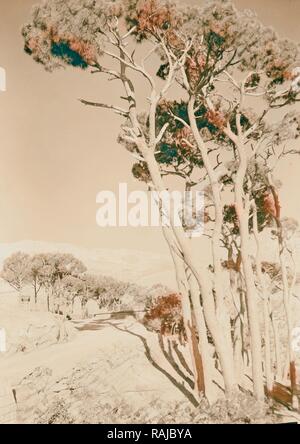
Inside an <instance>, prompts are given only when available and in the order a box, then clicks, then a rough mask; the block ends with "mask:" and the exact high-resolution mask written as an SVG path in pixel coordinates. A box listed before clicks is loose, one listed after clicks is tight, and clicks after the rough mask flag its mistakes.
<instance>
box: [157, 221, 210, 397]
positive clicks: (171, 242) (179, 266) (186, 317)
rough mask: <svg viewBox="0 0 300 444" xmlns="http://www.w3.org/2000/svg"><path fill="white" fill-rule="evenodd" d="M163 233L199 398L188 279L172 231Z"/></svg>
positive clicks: (200, 372)
mask: <svg viewBox="0 0 300 444" xmlns="http://www.w3.org/2000/svg"><path fill="white" fill-rule="evenodd" d="M163 233H164V237H165V239H166V241H167V244H168V246H169V249H170V253H171V257H172V259H173V263H174V267H175V273H176V281H177V285H178V290H179V292H180V294H181V298H182V315H183V322H184V328H185V331H186V335H187V342H188V347H189V351H190V356H191V361H192V366H193V369H192V371H193V377H194V382H195V394H194V395H196V399H197V398H199V395H200V394H201V393H202V394H203V395H205V384H204V378H203V366H202V358H201V356H200V359H199V356H198V355H200V353H199V350H196V348H195V331H194V329H193V327H192V325H193V319H192V308H191V304H190V298H189V288H188V281H187V278H186V274H185V268H184V263H183V262H182V259H180V257H179V251H178V246H177V245H176V242H175V239H174V236H173V233H172V231H171V230H170V229H169V228H167V227H163Z"/></svg>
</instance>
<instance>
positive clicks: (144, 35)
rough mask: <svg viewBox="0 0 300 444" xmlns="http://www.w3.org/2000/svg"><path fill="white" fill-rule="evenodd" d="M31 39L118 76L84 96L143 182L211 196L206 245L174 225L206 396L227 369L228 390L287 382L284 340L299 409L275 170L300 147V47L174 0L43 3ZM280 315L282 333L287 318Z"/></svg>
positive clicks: (73, 62)
mask: <svg viewBox="0 0 300 444" xmlns="http://www.w3.org/2000/svg"><path fill="white" fill-rule="evenodd" d="M62 18H63V20H62ZM23 37H24V41H25V50H26V52H27V53H28V54H30V55H31V56H32V57H33V59H34V60H35V61H36V62H38V63H41V64H42V65H44V67H45V68H46V69H47V70H48V71H53V70H55V69H56V68H60V67H63V66H66V65H68V66H73V67H77V68H80V69H83V70H86V69H89V70H90V71H91V72H92V73H98V74H101V75H102V76H106V77H107V78H108V79H109V80H111V81H114V82H119V83H120V85H121V87H122V88H123V91H124V93H123V94H121V96H120V103H118V104H110V103H109V104H105V103H100V102H94V101H87V100H82V102H83V104H85V105H90V106H95V107H98V108H106V109H108V110H111V111H113V112H115V113H117V114H118V115H119V116H120V117H121V118H122V119H123V122H122V124H121V134H120V136H119V141H120V143H121V144H123V145H124V146H125V148H126V149H127V151H128V152H129V154H130V155H131V156H132V157H133V158H134V159H135V164H134V166H133V170H132V172H133V174H134V176H135V177H136V178H138V179H139V180H141V181H143V182H145V183H147V186H148V187H150V188H152V189H153V190H155V191H156V192H158V193H160V192H164V191H165V190H167V189H171V188H172V187H174V181H172V180H171V179H173V178H174V177H176V179H177V182H176V183H178V180H180V181H181V186H182V188H183V189H187V190H190V189H192V188H193V187H194V186H197V187H198V189H199V187H200V188H201V189H202V190H203V192H204V194H205V221H206V229H205V235H206V237H205V238H207V237H208V239H209V241H210V251H209V253H208V252H207V250H206V249H205V248H201V245H200V246H199V245H198V243H197V242H196V241H195V240H194V239H193V238H191V239H190V238H189V237H188V236H186V232H185V227H184V226H182V227H178V226H175V224H173V223H172V220H171V223H170V226H168V227H164V228H163V231H164V236H165V238H166V241H167V243H168V245H169V247H170V254H171V256H172V258H173V261H174V267H175V270H176V276H177V282H178V289H179V292H180V297H181V306H182V313H183V323H184V328H185V333H186V337H187V343H188V344H189V349H190V353H191V359H192V362H193V378H194V381H195V384H194V386H195V396H200V395H203V394H204V395H205V396H206V397H207V398H208V399H209V400H213V399H214V397H215V384H214V379H215V376H214V375H215V372H216V367H217V368H218V369H219V370H220V372H221V374H222V377H223V387H224V390H225V393H226V396H227V397H228V398H230V397H231V396H232V394H233V393H236V392H237V391H239V389H240V388H241V387H242V388H243V387H246V386H247V384H246V381H248V380H249V377H250V379H251V380H252V383H253V393H254V396H255V397H256V398H257V399H258V400H263V399H264V396H265V393H267V394H270V393H272V388H273V384H274V382H275V381H278V380H280V381H283V373H284V372H283V368H282V366H284V367H285V365H283V361H282V356H281V352H280V351H279V348H280V347H283V348H284V352H283V354H284V356H285V358H284V361H286V359H287V360H288V370H287V371H286V372H285V376H287V375H288V376H289V378H290V381H291V390H292V393H293V395H294V404H295V405H296V395H295V392H296V365H295V354H294V351H293V348H292V345H291V343H292V341H291V338H292V329H293V316H292V306H293V305H292V304H293V301H294V289H295V284H296V281H297V274H296V270H295V263H294V253H293V248H292V247H291V246H292V239H293V237H294V236H295V233H296V232H297V223H295V222H294V221H291V220H288V219H284V218H282V215H281V211H280V201H279V182H278V181H277V180H276V179H275V172H276V171H275V170H276V169H277V171H278V170H279V168H280V165H281V161H282V160H283V159H284V158H285V156H288V155H294V154H298V152H299V150H298V149H297V144H296V143H297V138H298V137H299V135H300V116H299V112H298V111H299V110H298V108H297V102H298V101H299V91H300V68H299V61H300V54H299V45H298V44H296V43H294V42H290V41H288V40H286V39H280V38H278V36H277V35H276V33H275V32H274V31H273V30H272V29H270V28H266V27H265V26H263V25H262V24H261V23H260V22H259V21H258V19H257V17H256V16H255V14H254V13H252V12H250V11H238V10H237V9H236V8H235V7H234V6H233V4H232V3H231V1H227V0H216V1H208V2H206V3H205V5H204V6H203V7H201V8H199V7H189V6H185V5H182V4H180V5H179V4H177V3H176V2H173V1H171V0H170V1H169V0H116V1H106V0H84V1H79V0H77V1H76V0H72V1H68V0H67V1H65V0H48V1H44V2H43V3H42V4H41V5H39V6H37V7H36V8H35V9H34V11H33V14H32V19H31V21H30V23H29V24H27V25H26V26H24V28H23ZM140 45H143V46H142V49H143V50H142V51H141V48H140ZM138 54H140V56H138ZM141 54H142V55H141ZM138 77H139V79H138ZM142 82H144V85H143V89H142V90H141V88H140V84H141V83H142ZM143 94H144V96H142V95H143ZM141 97H142V98H141ZM121 103H123V105H122V104H121ZM104 154H105V153H104ZM161 207H162V206H161ZM203 239H204V237H203ZM266 246H267V249H268V250H272V251H273V252H274V261H273V262H271V263H268V262H267V261H268V259H267V258H266V255H265V249H266ZM199 251H203V254H202V257H201V258H200V260H199V257H198V256H199V255H198V254H196V253H198V252H199ZM275 287H276V288H275ZM274 293H278V295H279V297H280V299H281V300H280V302H279V303H278V304H276V303H275V299H274V297H273V294H274ZM282 317H284V320H285V321H284V335H283V336H284V339H282V337H281V338H278V331H277V330H278V329H277V325H276V322H277V319H282ZM193 326H195V328H196V330H197V334H196V337H197V347H198V350H197V351H195V346H194V338H193V334H192V331H193ZM198 353H199V354H200V356H201V359H200V360H199V359H197V354H198ZM215 360H216V361H215ZM274 369H275V371H274Z"/></svg>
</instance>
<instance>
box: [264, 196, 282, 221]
mask: <svg viewBox="0 0 300 444" xmlns="http://www.w3.org/2000/svg"><path fill="white" fill-rule="evenodd" d="M264 210H265V212H266V213H267V214H270V215H271V216H273V217H275V218H276V219H279V218H280V204H279V199H278V195H277V194H276V192H275V191H273V192H266V193H265V195H264Z"/></svg>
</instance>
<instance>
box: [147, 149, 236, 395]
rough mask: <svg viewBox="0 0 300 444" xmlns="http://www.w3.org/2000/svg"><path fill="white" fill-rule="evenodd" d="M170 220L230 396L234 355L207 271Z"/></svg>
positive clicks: (159, 183)
mask: <svg viewBox="0 0 300 444" xmlns="http://www.w3.org/2000/svg"><path fill="white" fill-rule="evenodd" d="M141 150H142V154H143V157H144V159H145V161H146V163H147V165H148V168H149V172H150V176H151V179H152V182H153V184H154V187H155V189H156V191H157V192H158V193H162V192H163V191H165V190H166V187H165V186H164V183H163V180H162V178H161V174H160V170H159V168H158V165H157V163H156V160H155V157H154V154H153V152H152V151H150V150H149V149H148V147H146V146H145V147H142V148H141ZM170 219H171V227H172V231H173V233H174V235H175V238H176V240H177V242H178V244H179V246H180V250H181V252H182V255H183V259H184V261H185V262H186V264H187V265H188V267H189V268H190V270H191V272H192V273H193V274H194V276H195V278H196V280H197V284H198V286H199V290H200V291H201V295H202V300H203V309H204V316H205V321H206V324H207V326H208V329H209V331H210V333H211V335H212V338H213V341H214V344H215V347H216V352H217V355H218V357H219V360H220V364H221V367H222V372H223V377H224V383H225V390H226V393H227V394H228V395H230V394H231V393H232V391H235V390H236V389H237V383H236V378H235V372H234V363H233V354H232V349H230V348H229V347H228V344H227V341H226V339H224V334H223V331H222V325H220V323H219V322H218V320H217V318H216V313H215V303H214V296H213V293H212V291H211V288H210V286H209V284H208V280H207V271H206V270H204V269H203V268H202V266H201V264H198V263H197V262H198V261H197V260H196V259H195V257H194V254H193V252H192V251H191V249H190V248H189V244H188V242H187V241H188V239H187V238H186V237H185V233H184V231H183V228H182V227H175V226H174V224H172V218H170Z"/></svg>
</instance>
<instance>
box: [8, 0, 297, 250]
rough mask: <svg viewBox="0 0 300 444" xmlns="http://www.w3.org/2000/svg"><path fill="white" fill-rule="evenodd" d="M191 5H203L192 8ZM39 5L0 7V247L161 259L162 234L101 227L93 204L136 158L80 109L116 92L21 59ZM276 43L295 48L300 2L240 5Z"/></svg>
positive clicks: (104, 115)
mask: <svg viewBox="0 0 300 444" xmlns="http://www.w3.org/2000/svg"><path fill="white" fill-rule="evenodd" d="M189 2H190V3H194V4H197V3H198V4H200V3H201V2H199V1H196V0H193V1H192V0H190V1H189ZM35 3H36V0H10V1H7V0H0V66H2V67H4V68H5V69H6V72H7V91H6V92H5V93H0V215H1V217H0V242H5V243H7V242H16V241H20V240H24V239H31V240H36V241H38V240H43V241H49V242H64V243H72V244H77V245H82V246H85V247H96V248H99V247H105V248H114V249H115V248H126V249H138V250H149V251H159V252H165V251H166V246H165V243H164V240H163V237H162V234H161V232H160V229H159V228H100V227H98V226H97V224H96V211H97V209H98V207H99V205H97V204H96V195H97V193H98V192H99V191H102V190H112V191H117V189H118V184H119V183H120V182H126V183H128V187H129V189H143V185H142V184H140V183H139V182H137V181H136V180H134V179H133V178H132V176H131V172H130V171H131V165H132V159H131V158H130V157H129V156H128V153H127V152H126V151H125V150H124V149H123V148H122V147H121V146H120V145H118V143H117V135H118V128H119V124H120V120H119V118H118V117H117V116H115V115H113V114H111V113H109V112H107V111H105V110H101V109H97V108H89V107H84V106H83V105H82V104H80V103H79V101H78V100H77V99H78V98H85V99H89V100H95V101H97V100H99V101H101V102H107V103H111V102H112V101H113V100H114V99H117V98H118V89H117V88H115V87H112V85H111V84H108V83H107V82H106V81H105V80H104V79H102V78H101V77H100V76H96V75H94V76H92V75H90V74H88V73H84V72H82V71H80V70H70V69H68V70H66V71H64V70H62V71H56V72H55V73H52V74H49V73H47V72H45V71H44V70H43V68H42V67H41V66H39V65H37V64H36V63H34V62H33V60H32V59H31V58H30V57H28V55H26V54H25V53H24V51H23V42H22V37H21V35H20V29H21V27H22V24H24V23H25V22H26V20H27V19H28V18H29V14H30V9H31V6H32V5H33V4H35ZM235 4H236V6H237V7H238V8H247V9H253V10H255V11H256V12H257V15H258V17H259V18H260V20H261V21H262V22H263V23H265V24H266V25H272V26H273V27H274V28H275V29H276V30H277V32H278V33H279V34H280V35H281V36H282V37H288V38H290V39H293V40H295V41H300V27H299V17H300V0H264V1H261V0H236V1H235ZM299 167H300V159H295V158H293V159H290V160H288V161H285V162H284V163H283V166H282V167H281V170H280V174H279V175H280V179H281V180H282V181H283V182H284V186H283V188H282V191H281V201H282V206H283V214H284V215H289V216H293V217H296V218H298V219H299V220H300V203H299V198H298V195H299V191H298V190H299V184H300V178H299V171H300V169H299Z"/></svg>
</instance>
